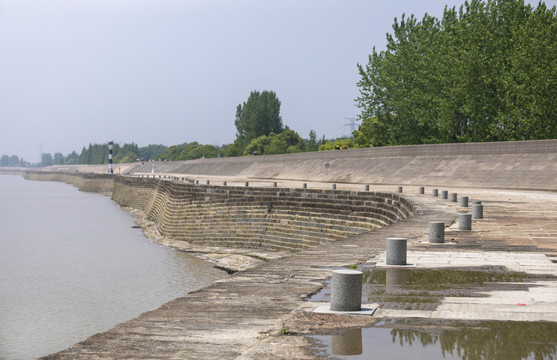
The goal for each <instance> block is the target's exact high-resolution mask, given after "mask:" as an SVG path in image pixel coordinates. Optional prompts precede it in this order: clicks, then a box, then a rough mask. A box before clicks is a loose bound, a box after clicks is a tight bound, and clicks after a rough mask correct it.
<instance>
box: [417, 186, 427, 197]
mask: <svg viewBox="0 0 557 360" xmlns="http://www.w3.org/2000/svg"><path fill="white" fill-rule="evenodd" d="M418 193H419V194H420V195H423V194H424V193H425V188H424V187H423V186H420V188H419V189H418Z"/></svg>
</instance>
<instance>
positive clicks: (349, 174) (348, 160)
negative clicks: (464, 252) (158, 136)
mask: <svg viewBox="0 0 557 360" xmlns="http://www.w3.org/2000/svg"><path fill="white" fill-rule="evenodd" d="M325 163H328V164H329V167H328V168H326V167H325ZM153 164H154V165H155V168H156V172H158V173H172V174H188V175H213V176H215V175H216V176H241V177H245V178H260V179H289V180H301V181H330V182H338V183H340V182H359V183H368V184H382V183H383V184H399V185H423V186H453V187H454V186H467V187H483V188H509V189H537V190H557V140H541V141H516V142H499V143H466V144H439V145H412V146H390V147H381V148H369V149H351V150H341V151H323V152H311V153H298V154H288V155H271V156H247V157H238V158H221V159H203V160H192V161H177V162H155V163H153V162H150V163H146V164H144V165H141V164H138V165H136V166H132V167H129V168H128V172H131V173H136V174H140V173H144V174H148V173H150V172H151V170H152V166H153Z"/></svg>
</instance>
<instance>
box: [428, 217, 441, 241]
mask: <svg viewBox="0 0 557 360" xmlns="http://www.w3.org/2000/svg"><path fill="white" fill-rule="evenodd" d="M429 242H430V243H431V244H442V243H444V242H445V223H444V222H430V223H429Z"/></svg>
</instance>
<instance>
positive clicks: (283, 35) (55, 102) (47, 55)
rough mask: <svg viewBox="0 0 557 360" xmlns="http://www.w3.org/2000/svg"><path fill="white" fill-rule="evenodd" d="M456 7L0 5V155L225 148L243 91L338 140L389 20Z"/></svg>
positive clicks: (334, 1)
mask: <svg viewBox="0 0 557 360" xmlns="http://www.w3.org/2000/svg"><path fill="white" fill-rule="evenodd" d="M463 2H464V1H463V0H462V1H454V0H423V1H415V0H390V1H384V0H382V1H377V0H48V1H46V0H0V155H17V156H19V157H20V158H23V159H25V160H27V161H30V162H32V163H33V162H38V161H40V154H41V152H42V153H51V154H54V153H56V152H60V153H62V154H64V155H67V154H68V153H70V152H72V151H74V150H75V151H76V152H77V153H79V152H80V151H81V149H82V148H83V147H84V146H88V144H89V143H106V142H108V141H111V140H114V141H116V142H118V143H120V144H123V143H130V142H134V143H136V144H138V145H139V146H140V147H141V146H147V145H149V144H163V145H167V146H170V145H176V144H182V143H186V142H192V141H197V142H199V143H201V144H211V145H223V144H228V143H231V142H233V141H234V139H235V138H236V128H235V126H234V119H235V114H236V107H237V106H238V105H239V104H241V103H243V102H245V101H247V99H248V97H249V95H250V92H251V91H254V90H257V91H263V90H272V91H274V92H275V93H276V94H277V97H278V98H279V100H280V101H281V115H282V121H283V124H284V125H287V126H288V127H290V128H291V129H293V130H294V131H296V132H298V133H299V134H300V135H301V136H302V137H304V138H307V137H308V134H309V132H310V130H314V131H315V132H316V133H317V136H318V137H319V138H321V137H323V136H325V137H326V138H336V137H340V136H347V135H350V132H351V126H350V122H351V119H352V118H357V116H358V114H359V109H358V108H357V107H356V106H355V101H354V99H355V98H356V97H357V96H358V87H357V85H356V84H357V82H358V80H359V74H358V68H357V64H366V63H367V61H368V55H369V54H370V53H371V52H372V49H373V47H375V48H376V49H378V50H383V49H384V48H385V46H386V34H387V33H390V32H391V31H392V24H393V22H394V18H395V17H397V18H398V19H400V17H401V15H402V14H403V13H405V14H406V15H410V14H414V15H415V16H416V17H418V18H419V19H421V18H422V17H423V15H424V14H425V13H428V14H430V15H433V16H436V17H438V18H439V17H441V15H442V13H443V9H444V7H445V5H448V6H449V7H453V6H457V8H458V7H459V6H460V5H461V4H462V3H463ZM545 2H546V4H547V5H548V6H550V7H552V6H555V4H556V3H557V0H549V1H548V0H546V1H545ZM530 3H531V4H534V5H535V4H537V0H536V1H530ZM356 126H357V123H356Z"/></svg>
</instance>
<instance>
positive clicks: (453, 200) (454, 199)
mask: <svg viewBox="0 0 557 360" xmlns="http://www.w3.org/2000/svg"><path fill="white" fill-rule="evenodd" d="M456 199H457V194H456V193H451V194H450V195H449V201H450V202H456Z"/></svg>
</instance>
